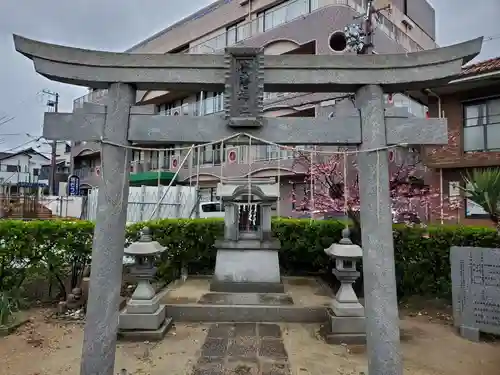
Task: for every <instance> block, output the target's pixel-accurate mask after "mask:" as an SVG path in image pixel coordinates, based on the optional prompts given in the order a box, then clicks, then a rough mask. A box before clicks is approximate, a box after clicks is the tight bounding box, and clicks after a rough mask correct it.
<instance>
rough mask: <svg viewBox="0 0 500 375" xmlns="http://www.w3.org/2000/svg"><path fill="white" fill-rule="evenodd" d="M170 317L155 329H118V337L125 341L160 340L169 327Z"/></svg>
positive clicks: (170, 324) (170, 323)
mask: <svg viewBox="0 0 500 375" xmlns="http://www.w3.org/2000/svg"><path fill="white" fill-rule="evenodd" d="M171 326H172V318H167V319H165V321H164V322H163V324H162V325H161V326H160V327H159V328H158V329H155V330H124V329H120V330H119V331H118V338H119V339H122V340H126V341H160V340H162V339H163V338H164V337H165V335H166V333H167V332H168V330H169V329H170V327H171Z"/></svg>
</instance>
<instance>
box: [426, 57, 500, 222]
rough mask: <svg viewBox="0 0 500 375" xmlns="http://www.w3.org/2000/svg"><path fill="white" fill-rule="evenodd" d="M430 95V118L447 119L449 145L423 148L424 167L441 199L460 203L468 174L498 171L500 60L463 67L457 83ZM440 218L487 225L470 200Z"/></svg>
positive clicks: (499, 58)
mask: <svg viewBox="0 0 500 375" xmlns="http://www.w3.org/2000/svg"><path fill="white" fill-rule="evenodd" d="M431 91H432V92H431V95H432V96H430V97H428V98H429V100H430V101H429V112H430V114H431V115H432V116H436V117H437V116H438V115H439V113H440V112H441V114H442V115H443V116H445V117H447V118H448V138H449V143H448V145H446V146H443V147H432V148H427V150H426V152H425V153H424V161H425V163H426V165H427V166H429V167H430V168H432V169H433V171H434V173H433V175H434V176H433V178H432V181H433V186H434V188H436V189H439V190H442V191H443V193H444V199H449V198H451V199H460V200H462V198H463V197H460V189H458V188H457V186H458V185H463V184H464V181H463V176H464V175H465V174H466V173H467V172H468V171H471V170H473V169H476V168H485V167H500V57H498V58H495V59H490V60H486V61H482V62H479V63H477V64H473V65H470V66H466V67H464V69H463V72H462V75H461V77H459V78H458V79H456V80H454V81H452V82H450V84H448V85H447V86H446V87H441V88H439V89H437V88H436V89H432V90H431ZM444 216H445V218H447V219H450V220H451V221H453V222H460V223H466V224H473V225H482V224H488V223H490V220H489V218H488V216H487V215H486V213H485V212H484V211H483V210H482V209H481V207H479V206H478V205H477V204H475V203H474V202H472V201H470V200H469V199H464V200H463V207H461V208H460V209H459V210H457V211H456V212H454V211H453V212H445V213H444ZM435 219H439V218H438V217H436V218H435Z"/></svg>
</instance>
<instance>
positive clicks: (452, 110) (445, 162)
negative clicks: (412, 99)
mask: <svg viewBox="0 0 500 375" xmlns="http://www.w3.org/2000/svg"><path fill="white" fill-rule="evenodd" d="M495 95H500V83H497V84H496V85H495V86H490V87H488V88H483V89H475V90H469V91H463V92H458V93H454V94H449V95H443V96H441V109H442V110H443V111H444V114H445V117H447V118H448V135H449V136H448V142H449V143H448V145H446V146H440V147H427V148H426V150H425V152H424V162H425V163H426V165H427V166H428V167H432V168H467V167H487V166H500V152H473V153H464V152H463V139H462V131H463V120H464V119H463V107H462V102H463V101H465V100H474V99H476V98H477V99H479V98H484V97H491V96H495ZM438 112H439V110H438V102H437V100H432V102H431V103H430V104H429V114H430V115H431V117H438Z"/></svg>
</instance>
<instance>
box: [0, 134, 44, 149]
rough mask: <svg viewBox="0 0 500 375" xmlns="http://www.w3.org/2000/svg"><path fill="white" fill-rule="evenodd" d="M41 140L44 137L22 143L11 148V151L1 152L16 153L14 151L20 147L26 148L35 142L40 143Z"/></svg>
mask: <svg viewBox="0 0 500 375" xmlns="http://www.w3.org/2000/svg"><path fill="white" fill-rule="evenodd" d="M41 138H42V137H38V138H36V139H31V140H29V141H27V142H24V143H21V144H20V145H17V146H14V147H11V148H9V149H7V150H3V151H1V152H11V151H14V150H15V149H17V148H20V147H23V146H26V145H28V144H30V143H33V142H37V141H39V140H40V139H41Z"/></svg>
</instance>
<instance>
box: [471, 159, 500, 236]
mask: <svg viewBox="0 0 500 375" xmlns="http://www.w3.org/2000/svg"><path fill="white" fill-rule="evenodd" d="M464 181H465V187H461V190H463V191H464V193H465V194H466V196H467V197H468V199H470V200H471V201H473V202H474V203H476V204H478V205H479V206H481V207H482V208H483V210H485V211H486V212H487V213H488V215H489V216H490V219H491V221H493V223H495V225H496V227H497V229H498V230H499V231H500V168H488V169H483V170H474V171H473V172H472V173H467V174H466V175H465V176H464Z"/></svg>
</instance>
